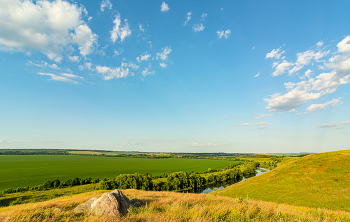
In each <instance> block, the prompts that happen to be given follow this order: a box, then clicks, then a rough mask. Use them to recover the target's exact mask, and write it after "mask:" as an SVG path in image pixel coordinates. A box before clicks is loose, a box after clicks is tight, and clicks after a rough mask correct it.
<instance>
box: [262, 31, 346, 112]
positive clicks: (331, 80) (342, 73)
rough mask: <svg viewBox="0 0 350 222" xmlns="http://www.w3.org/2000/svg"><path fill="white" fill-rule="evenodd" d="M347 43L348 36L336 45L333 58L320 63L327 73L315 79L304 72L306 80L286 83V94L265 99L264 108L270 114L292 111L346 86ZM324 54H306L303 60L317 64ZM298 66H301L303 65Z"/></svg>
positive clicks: (309, 72) (308, 72)
mask: <svg viewBox="0 0 350 222" xmlns="http://www.w3.org/2000/svg"><path fill="white" fill-rule="evenodd" d="M349 41H350V37H349V36H348V37H346V38H344V39H343V40H342V41H341V42H339V43H338V44H337V47H338V50H337V52H336V53H333V56H332V57H331V58H330V59H329V60H328V62H326V61H322V62H323V63H324V69H328V71H326V72H323V73H321V74H319V75H317V76H316V77H315V78H312V77H310V74H311V73H312V72H311V70H310V71H306V73H305V74H304V76H303V77H304V78H308V79H307V80H303V81H300V82H297V83H286V84H285V86H286V91H287V92H286V93H285V94H281V93H276V94H273V95H270V98H265V99H264V100H265V101H266V102H267V106H266V108H267V109H269V110H270V111H271V112H282V111H289V110H293V109H295V108H297V107H300V106H301V105H303V104H304V103H306V102H307V101H309V100H314V99H318V98H320V97H321V96H323V95H327V94H331V93H334V92H335V91H336V90H337V88H338V87H339V86H340V85H344V84H348V83H349V82H350V44H348V42H349ZM325 53H326V54H328V52H321V53H320V54H318V55H316V56H315V54H314V53H310V52H307V54H308V55H307V56H306V57H304V58H306V60H307V61H309V57H312V59H314V60H315V61H316V62H317V59H318V58H321V56H324V54H325ZM316 54H317V53H316ZM297 55H298V58H299V57H300V56H301V54H297ZM309 55H311V56H309ZM302 57H303V56H302ZM300 64H301V65H303V63H300ZM278 66H279V65H277V67H278ZM283 72H284V70H283ZM315 105H317V104H315ZM321 105H322V104H321ZM316 107H319V106H314V108H316ZM311 109H313V107H311V108H310V110H311Z"/></svg>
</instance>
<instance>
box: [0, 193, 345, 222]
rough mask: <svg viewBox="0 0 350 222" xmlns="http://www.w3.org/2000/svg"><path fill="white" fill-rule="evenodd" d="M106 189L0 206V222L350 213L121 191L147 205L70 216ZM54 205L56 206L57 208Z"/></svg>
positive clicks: (296, 217) (299, 217)
mask: <svg viewBox="0 0 350 222" xmlns="http://www.w3.org/2000/svg"><path fill="white" fill-rule="evenodd" d="M104 192H106V191H93V192H89V193H83V194H78V195H74V196H71V197H60V198H56V199H54V200H50V201H46V202H41V203H30V204H23V205H17V206H11V207H5V208H0V221H16V222H17V221H28V222H29V221H344V222H345V221H350V213H348V212H344V211H330V210H324V209H315V208H307V207H295V206H290V205H286V204H276V203H270V202H263V201H255V200H249V199H248V200H247V199H237V198H228V197H220V196H214V195H205V194H186V193H185V194H184V193H173V192H152V191H139V190H123V193H124V194H125V195H126V196H128V197H129V198H130V199H133V198H139V199H142V200H144V201H146V202H147V205H145V206H142V207H140V208H138V209H136V210H135V209H133V210H131V211H130V213H129V214H128V215H127V216H125V217H122V218H120V219H118V218H108V217H96V216H90V215H83V214H79V215H74V214H73V213H72V211H73V209H74V208H75V207H76V206H77V205H79V204H80V203H83V202H85V201H87V200H89V199H90V198H92V197H100V196H101V194H102V193H104ZM57 208H58V209H57Z"/></svg>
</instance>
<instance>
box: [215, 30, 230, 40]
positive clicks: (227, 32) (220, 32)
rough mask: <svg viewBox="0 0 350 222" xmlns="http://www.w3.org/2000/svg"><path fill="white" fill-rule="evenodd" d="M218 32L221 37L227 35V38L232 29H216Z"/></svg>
mask: <svg viewBox="0 0 350 222" xmlns="http://www.w3.org/2000/svg"><path fill="white" fill-rule="evenodd" d="M216 34H218V37H219V39H221V38H222V37H225V39H227V38H228V37H230V35H231V29H227V30H226V31H223V30H221V31H216Z"/></svg>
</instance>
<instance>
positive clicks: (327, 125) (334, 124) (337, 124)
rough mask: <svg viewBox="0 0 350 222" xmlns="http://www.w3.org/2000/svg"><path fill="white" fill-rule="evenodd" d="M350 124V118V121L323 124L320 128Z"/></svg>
mask: <svg viewBox="0 0 350 222" xmlns="http://www.w3.org/2000/svg"><path fill="white" fill-rule="evenodd" d="M349 124H350V120H349V121H345V122H340V123H334V122H333V123H328V124H322V125H320V126H319V128H330V127H339V126H343V125H349Z"/></svg>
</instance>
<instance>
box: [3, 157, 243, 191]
mask: <svg viewBox="0 0 350 222" xmlns="http://www.w3.org/2000/svg"><path fill="white" fill-rule="evenodd" d="M230 163H231V164H235V163H238V162H237V161H236V162H235V161H225V160H209V159H181V158H167V159H146V158H126V157H103V156H80V155H0V191H1V190H5V189H7V188H17V187H26V186H36V185H39V184H42V183H44V182H45V181H46V180H54V179H59V180H63V181H64V180H67V179H74V178H75V177H79V178H86V177H91V178H93V179H97V178H99V179H103V178H113V177H116V176H118V175H119V174H124V173H125V174H132V173H140V174H145V173H151V174H152V175H153V176H156V175H161V174H164V173H172V172H176V171H186V172H192V171H195V172H203V171H206V170H208V168H211V169H222V168H225V167H227V166H228V165H229V164H230Z"/></svg>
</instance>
